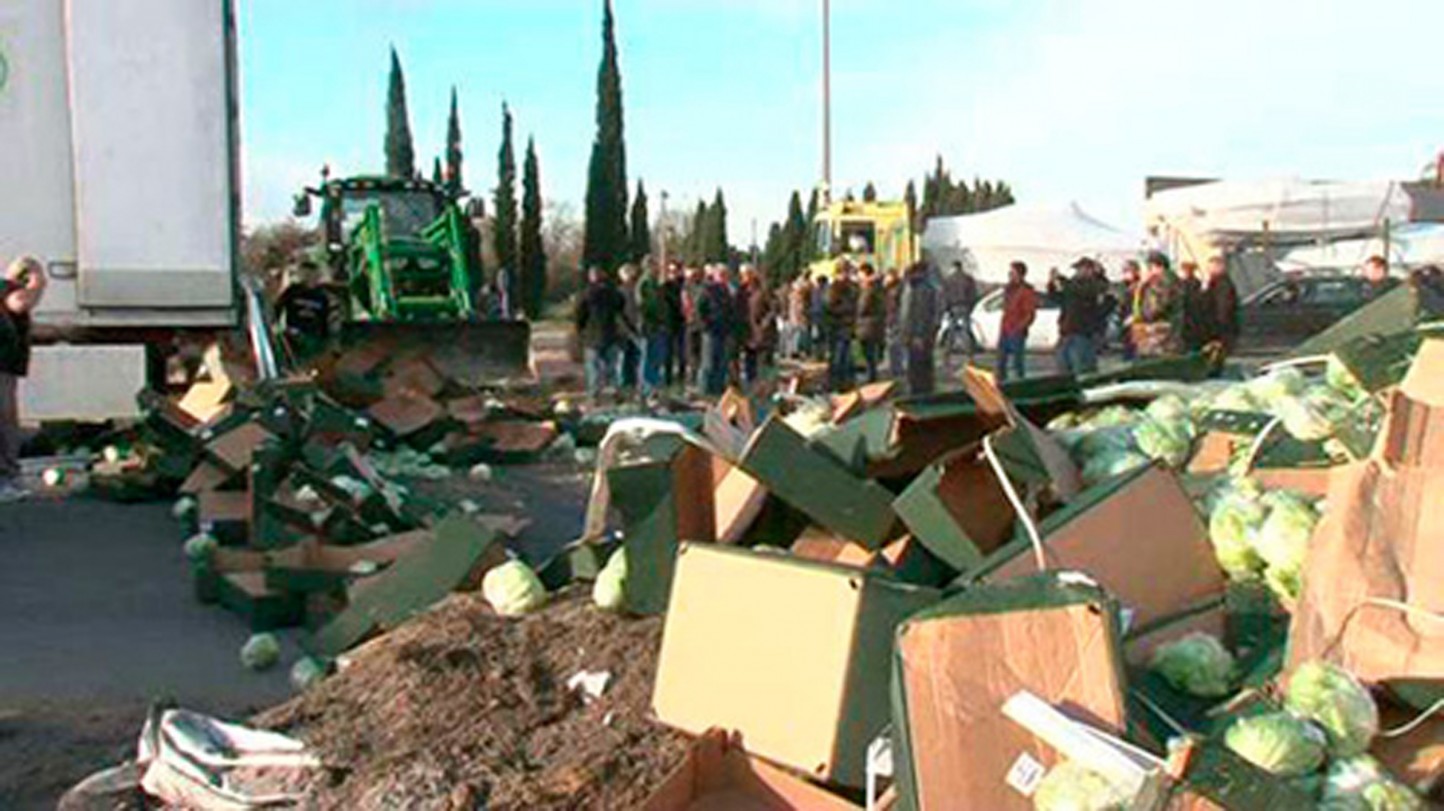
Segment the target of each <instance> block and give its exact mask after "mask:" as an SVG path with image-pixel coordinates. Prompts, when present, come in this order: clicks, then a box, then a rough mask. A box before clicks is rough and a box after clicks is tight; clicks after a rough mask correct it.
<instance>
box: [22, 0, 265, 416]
mask: <svg viewBox="0 0 1444 811" xmlns="http://www.w3.org/2000/svg"><path fill="white" fill-rule="evenodd" d="M233 5H234V4H233V0H0V263H5V264H8V263H9V262H10V261H11V260H12V259H13V258H15V257H16V256H19V255H23V254H32V255H34V256H36V257H38V258H39V259H40V260H41V261H42V262H43V263H44V265H45V268H46V273H47V275H48V277H49V289H48V290H47V292H46V295H45V299H44V301H43V303H42V304H41V306H40V308H39V310H38V311H37V313H36V317H35V329H36V335H37V341H38V343H39V344H40V346H37V348H36V351H35V353H34V361H33V365H32V369H31V373H30V376H29V378H28V379H27V380H26V381H25V382H24V384H22V389H21V409H22V419H25V420H27V421H38V420H48V419H102V418H107V417H113V416H123V415H125V414H129V413H134V410H135V395H136V393H137V391H138V390H139V388H140V387H141V386H142V385H144V383H145V380H146V375H147V371H148V369H151V370H153V369H154V368H155V367H157V366H158V365H159V364H160V362H161V361H163V355H164V353H166V352H167V351H169V349H170V347H172V346H173V345H174V343H175V341H176V339H177V337H178V336H183V335H187V334H192V333H197V332H206V331H216V330H221V329H228V328H231V327H234V326H235V325H236V323H237V319H238V310H239V308H238V304H239V303H240V302H241V301H242V295H243V294H242V292H241V290H240V288H239V286H238V284H237V279H238V274H237V270H238V265H239V259H238V257H239V239H240V211H241V206H240V188H241V186H240V161H239V148H240V144H239V100H238V97H237V92H236V91H237V63H236V36H235V16H234V8H233Z"/></svg>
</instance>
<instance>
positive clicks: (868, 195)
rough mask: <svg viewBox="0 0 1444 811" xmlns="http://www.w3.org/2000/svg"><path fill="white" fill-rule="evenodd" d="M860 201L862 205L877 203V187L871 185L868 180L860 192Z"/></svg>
mask: <svg viewBox="0 0 1444 811" xmlns="http://www.w3.org/2000/svg"><path fill="white" fill-rule="evenodd" d="M862 201H863V202H864V203H876V202H877V186H874V185H872V181H871V180H869V181H868V182H867V185H866V186H865V187H863V190H862Z"/></svg>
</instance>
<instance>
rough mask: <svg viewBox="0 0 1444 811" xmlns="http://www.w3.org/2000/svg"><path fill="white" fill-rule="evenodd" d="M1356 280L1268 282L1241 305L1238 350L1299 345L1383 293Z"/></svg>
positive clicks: (1321, 278)
mask: <svg viewBox="0 0 1444 811" xmlns="http://www.w3.org/2000/svg"><path fill="white" fill-rule="evenodd" d="M1395 284H1397V281H1396V280H1392V279H1391V280H1390V281H1389V284H1387V285H1386V286H1384V287H1383V288H1382V289H1375V288H1373V287H1372V286H1371V285H1370V284H1369V282H1368V281H1366V280H1365V279H1363V278H1362V277H1359V276H1299V277H1294V278H1288V279H1283V280H1280V281H1277V282H1273V283H1272V284H1270V285H1268V286H1267V287H1265V288H1263V289H1262V290H1259V291H1258V292H1256V293H1254V294H1253V295H1251V296H1249V297H1248V298H1247V299H1245V300H1244V302H1243V304H1242V306H1241V308H1240V309H1241V311H1242V312H1241V313H1240V315H1241V320H1242V334H1241V335H1240V337H1239V346H1240V347H1241V348H1242V349H1243V350H1244V351H1248V352H1256V351H1275V350H1280V349H1287V348H1290V347H1293V346H1295V345H1297V344H1300V343H1302V342H1303V341H1304V340H1305V339H1307V338H1310V337H1312V336H1314V335H1316V334H1318V333H1320V332H1322V331H1324V330H1325V329H1327V328H1329V327H1330V326H1332V325H1333V324H1334V322H1336V321H1338V320H1339V319H1341V318H1343V317H1344V316H1346V315H1348V314H1350V313H1352V312H1354V311H1355V310H1357V309H1359V308H1360V307H1362V306H1364V305H1365V304H1368V303H1369V302H1370V301H1372V300H1373V299H1375V298H1377V297H1378V295H1379V294H1380V293H1381V292H1386V291H1387V290H1388V289H1389V288H1391V287H1392V286H1393V285H1395Z"/></svg>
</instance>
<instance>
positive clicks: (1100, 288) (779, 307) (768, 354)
mask: <svg viewBox="0 0 1444 811" xmlns="http://www.w3.org/2000/svg"><path fill="white" fill-rule="evenodd" d="M1116 270H1117V274H1116V277H1117V278H1116V280H1112V279H1110V274H1109V273H1108V270H1107V269H1106V268H1105V267H1104V266H1103V265H1102V264H1101V263H1100V262H1099V261H1098V260H1096V259H1093V258H1088V257H1084V258H1081V259H1079V260H1078V261H1076V262H1074V263H1073V265H1072V266H1071V267H1070V268H1069V269H1068V272H1062V271H1060V270H1059V269H1057V268H1052V269H1050V271H1049V273H1048V278H1047V281H1046V283H1045V284H1043V285H1041V286H1034V284H1033V282H1031V281H1030V280H1029V272H1030V271H1029V268H1028V267H1027V265H1026V264H1025V263H1023V262H1021V261H1015V262H1012V263H1011V265H1010V267H1009V273H1008V280H1007V282H1006V284H1004V285H1003V287H1002V293H1001V306H1000V308H999V309H1000V311H1001V312H1000V316H1001V317H1000V321H999V323H998V327H997V335H996V344H995V346H994V349H995V350H996V374H997V376H998V378H999V379H1000V380H1008V379H1009V378H1016V377H1023V376H1026V375H1027V374H1028V372H1029V351H1030V350H1029V340H1028V339H1029V335H1030V332H1031V331H1032V330H1033V328H1034V327H1035V324H1036V320H1037V317H1038V313H1039V311H1040V310H1042V309H1044V308H1048V309H1051V310H1056V312H1057V318H1058V323H1057V335H1058V339H1057V343H1056V344H1055V345H1054V346H1053V347H1052V349H1051V351H1052V353H1053V357H1054V360H1055V364H1056V366H1055V370H1056V371H1057V372H1059V373H1063V374H1071V375H1084V374H1089V373H1092V372H1096V371H1098V368H1099V358H1100V356H1101V355H1102V354H1103V352H1104V350H1105V348H1108V347H1110V346H1116V347H1117V348H1118V349H1119V350H1120V353H1121V356H1122V358H1123V360H1125V361H1132V360H1134V359H1137V358H1153V357H1164V356H1170V355H1183V354H1189V353H1195V352H1208V353H1209V354H1211V355H1212V356H1213V357H1215V358H1216V359H1218V360H1222V359H1223V358H1226V357H1228V356H1229V355H1231V354H1233V353H1234V352H1235V350H1236V349H1237V347H1238V340H1239V334H1240V330H1241V317H1240V316H1241V311H1240V299H1239V294H1238V290H1237V289H1236V287H1235V286H1234V283H1233V281H1232V280H1231V279H1230V277H1229V272H1228V262H1227V260H1226V259H1225V258H1224V257H1223V256H1214V257H1212V258H1210V259H1209V260H1208V261H1207V262H1205V263H1204V265H1203V266H1202V267H1201V268H1200V266H1199V265H1198V264H1197V263H1195V262H1191V261H1185V262H1182V263H1180V264H1179V265H1178V266H1177V268H1175V267H1174V266H1173V264H1172V263H1171V262H1170V260H1169V258H1168V257H1167V256H1166V255H1164V254H1162V253H1151V254H1148V255H1147V256H1146V257H1145V259H1144V260H1143V261H1142V262H1141V263H1140V262H1138V261H1134V260H1127V261H1125V262H1123V263H1122V264H1121V265H1120V266H1118V267H1117V268H1116ZM1362 270H1363V273H1362V275H1363V277H1364V278H1365V279H1366V280H1367V281H1369V283H1370V284H1371V285H1373V286H1374V287H1376V288H1377V289H1378V291H1379V292H1380V293H1382V292H1385V291H1386V290H1387V289H1388V287H1389V285H1391V284H1394V283H1396V282H1397V280H1396V279H1393V278H1391V277H1390V276H1389V275H1388V265H1387V263H1386V262H1385V261H1384V259H1383V258H1382V257H1371V258H1370V259H1369V260H1368V261H1366V262H1365V263H1364V266H1363V269H1362ZM1440 289H1444V286H1441V287H1440ZM983 292H984V291H983V290H982V287H981V285H980V284H979V282H978V281H977V280H976V279H974V278H973V277H972V276H971V275H970V274H969V273H968V272H967V271H966V269H964V267H963V266H962V265H961V264H960V263H955V264H954V265H953V266H952V267H951V268H950V269H949V273H947V274H942V273H939V272H938V270H937V269H936V268H935V267H933V266H932V265H930V264H929V263H926V262H919V263H916V264H914V265H912V266H910V267H909V268H908V269H907V270H906V271H903V272H899V271H898V270H896V269H886V270H879V269H877V268H875V267H873V266H871V265H869V264H866V263H862V264H858V265H853V264H851V263H849V262H848V261H846V260H839V261H838V263H837V264H836V267H835V271H834V272H833V273H832V274H831V275H830V276H827V275H820V274H804V275H802V276H801V277H799V278H797V279H795V280H793V281H790V282H786V283H783V284H781V285H780V286H777V287H769V286H768V284H767V282H766V280H765V278H764V277H763V275H762V274H761V273H760V272H759V270H758V268H756V267H755V266H753V265H749V264H744V265H742V266H741V268H740V269H739V270H738V271H737V272H735V273H734V272H733V271H732V270H731V269H730V268H729V267H728V266H726V265H721V264H717V265H709V266H706V267H684V266H683V265H681V264H679V263H675V262H673V263H668V264H667V265H666V266H665V267H662V266H660V265H657V264H655V263H652V262H651V261H650V260H648V261H647V262H644V263H643V264H642V265H641V266H640V267H639V266H631V265H629V266H625V267H623V268H622V269H621V271H620V272H619V273H618V274H617V278H616V279H615V280H613V278H612V277H611V276H610V275H609V274H607V273H605V272H603V271H602V270H600V269H593V270H591V271H590V273H589V274H588V284H587V287H586V289H584V290H583V291H582V293H581V294H580V296H579V297H578V303H577V308H576V328H577V334H578V337H579V339H580V343H581V346H582V348H583V350H584V359H585V363H586V375H587V390H588V392H589V393H590V394H592V395H596V394H598V393H600V392H602V391H603V390H616V391H620V392H622V393H624V394H631V393H637V394H640V395H642V396H644V397H647V396H652V395H654V394H656V393H658V392H660V391H662V390H664V389H672V390H688V389H691V390H695V391H698V392H701V393H703V394H706V395H712V396H715V395H718V394H721V393H722V391H723V390H725V389H726V387H727V386H729V385H736V386H742V387H755V386H756V384H757V383H759V381H761V380H763V379H764V378H766V376H767V375H768V374H769V370H770V369H771V368H772V367H773V366H774V365H775V363H776V362H777V361H778V360H779V359H783V358H786V359H793V360H799V361H802V360H810V361H814V362H825V364H826V368H827V383H828V387H829V389H830V390H832V391H845V390H848V389H851V388H853V387H854V386H856V385H858V384H859V383H860V382H873V381H877V380H882V379H894V380H898V381H905V383H906V391H908V392H909V393H914V394H923V393H929V392H932V391H933V389H934V386H935V375H936V368H937V360H936V358H935V353H936V352H937V351H939V350H940V349H943V350H947V349H953V348H960V349H961V350H962V351H963V352H965V353H966V355H967V357H968V359H969V360H972V359H974V357H975V356H976V355H977V353H978V351H979V349H980V341H979V340H978V338H977V336H976V335H975V333H974V329H973V315H974V310H975V308H976V307H977V305H978V304H979V302H980V301H981V299H982V293H983ZM1440 297H1441V300H1444V293H1441V294H1440ZM954 333H955V334H956V340H955V339H954V338H953V337H950V335H952V334H954Z"/></svg>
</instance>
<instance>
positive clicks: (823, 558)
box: [791, 527, 879, 569]
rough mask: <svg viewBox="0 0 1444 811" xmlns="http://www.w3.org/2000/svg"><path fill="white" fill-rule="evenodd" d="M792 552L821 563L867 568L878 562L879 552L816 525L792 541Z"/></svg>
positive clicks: (804, 558)
mask: <svg viewBox="0 0 1444 811" xmlns="http://www.w3.org/2000/svg"><path fill="white" fill-rule="evenodd" d="M791 550H792V554H793V555H796V556H797V557H799V558H802V559H803V560H815V561H818V562H819V563H840V564H842V565H844V566H856V567H858V568H860V569H865V568H867V567H869V566H872V565H874V564H876V563H877V562H878V558H879V554H878V553H877V552H873V551H871V550H868V549H866V548H864V547H862V546H859V545H858V544H855V543H853V542H851V541H848V540H844V539H842V538H839V537H837V536H835V535H832V534H830V533H828V532H827V531H826V530H821V529H818V528H816V527H811V528H809V529H808V530H807V531H806V532H804V533H802V537H800V538H798V539H797V540H796V541H793V542H792V547H791Z"/></svg>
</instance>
